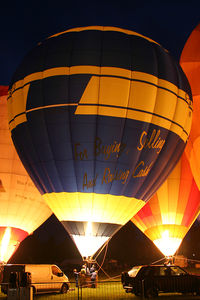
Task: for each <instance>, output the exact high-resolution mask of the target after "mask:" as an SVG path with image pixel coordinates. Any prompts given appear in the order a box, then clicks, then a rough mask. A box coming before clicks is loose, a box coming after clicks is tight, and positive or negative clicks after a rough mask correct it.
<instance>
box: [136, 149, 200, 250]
mask: <svg viewBox="0 0 200 300" xmlns="http://www.w3.org/2000/svg"><path fill="white" fill-rule="evenodd" d="M199 211H200V192H199V190H198V187H197V185H196V183H195V181H194V178H193V175H192V172H191V169H190V166H189V162H188V160H187V158H186V155H185V152H184V153H183V155H182V157H181V159H180V161H179V162H178V164H177V165H176V167H175V168H174V170H173V171H172V173H171V174H170V175H169V177H168V178H167V180H166V181H165V182H164V183H163V184H162V186H161V187H160V188H159V189H158V191H157V192H156V194H155V195H154V196H153V197H152V198H151V199H150V200H149V201H148V203H147V204H146V205H145V206H144V207H143V208H142V209H141V210H140V211H139V212H138V213H137V214H136V215H135V216H134V217H133V218H132V222H133V223H134V224H135V225H136V226H137V227H138V228H139V229H140V230H141V231H142V232H144V233H145V234H146V235H147V237H149V238H150V240H152V241H153V242H154V244H155V245H156V246H157V247H158V249H159V250H160V251H161V252H163V254H165V255H166V256H168V255H173V254H174V253H175V252H176V250H177V249H178V247H179V246H180V244H181V242H182V240H183V238H184V236H185V235H186V233H187V232H188V230H189V228H190V227H191V226H192V224H193V222H194V221H195V219H196V217H197V215H198V213H199Z"/></svg>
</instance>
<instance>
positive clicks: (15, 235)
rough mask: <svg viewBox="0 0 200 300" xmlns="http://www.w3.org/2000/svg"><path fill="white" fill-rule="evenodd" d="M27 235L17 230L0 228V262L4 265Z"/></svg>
mask: <svg viewBox="0 0 200 300" xmlns="http://www.w3.org/2000/svg"><path fill="white" fill-rule="evenodd" d="M27 235H28V233H27V232H25V231H23V230H20V229H18V228H12V227H0V261H1V262H4V263H6V262H7V261H8V260H9V258H10V257H11V256H12V254H13V253H14V252H15V251H16V250H17V248H18V246H19V244H20V242H21V241H22V240H24V239H25V237H26V236H27Z"/></svg>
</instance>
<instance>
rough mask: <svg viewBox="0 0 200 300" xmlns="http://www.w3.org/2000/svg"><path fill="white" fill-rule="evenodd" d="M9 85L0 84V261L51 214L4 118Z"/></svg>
mask: <svg viewBox="0 0 200 300" xmlns="http://www.w3.org/2000/svg"><path fill="white" fill-rule="evenodd" d="M7 92H8V87H6V86H0V207H1V209H0V261H4V262H7V261H8V260H9V258H10V257H11V256H12V254H13V253H14V252H15V251H16V249H17V247H18V246H19V244H20V242H21V241H22V240H24V239H25V238H26V237H27V235H29V234H30V233H32V232H33V231H34V230H35V229H37V228H38V227H39V226H40V225H41V224H42V223H43V222H44V221H45V220H46V219H47V218H48V217H50V215H51V214H52V212H51V210H50V209H49V207H48V206H47V205H46V204H45V202H44V201H43V199H42V197H41V195H40V193H39V192H38V190H37V189H36V187H35V186H34V184H33V182H32V181H31V179H30V177H29V175H28V173H27V172H26V170H25V169H24V167H23V165H22V163H21V161H20V159H19V157H18V155H17V152H16V150H15V147H14V145H13V142H12V139H11V136H10V131H9V128H8V118H7V103H6V102H7Z"/></svg>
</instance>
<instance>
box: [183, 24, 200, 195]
mask: <svg viewBox="0 0 200 300" xmlns="http://www.w3.org/2000/svg"><path fill="white" fill-rule="evenodd" d="M180 64H181V66H182V68H183V70H184V72H185V74H186V76H187V78H188V80H189V83H190V86H191V90H192V96H193V103H194V113H193V120H192V128H191V132H190V137H189V140H188V146H187V151H186V154H187V157H188V159H189V162H190V167H191V169H192V173H193V176H194V178H195V181H196V184H197V185H198V188H199V189H200V126H199V116H200V84H199V78H200V24H199V25H198V26H197V27H196V28H195V29H194V30H193V32H192V33H191V35H190V36H189V38H188V40H187V42H186V44H185V46H184V48H183V51H182V54H181V59H180Z"/></svg>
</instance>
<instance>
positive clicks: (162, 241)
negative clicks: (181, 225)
mask: <svg viewBox="0 0 200 300" xmlns="http://www.w3.org/2000/svg"><path fill="white" fill-rule="evenodd" d="M153 242H154V244H155V245H156V247H157V248H158V249H159V250H160V251H161V252H162V253H163V254H164V255H165V256H166V257H171V256H173V255H174V254H175V253H176V251H177V250H178V248H179V246H180V244H181V242H182V238H176V237H171V236H170V235H169V231H168V230H165V231H164V232H163V233H162V236H161V238H159V239H156V240H154V241H153Z"/></svg>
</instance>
